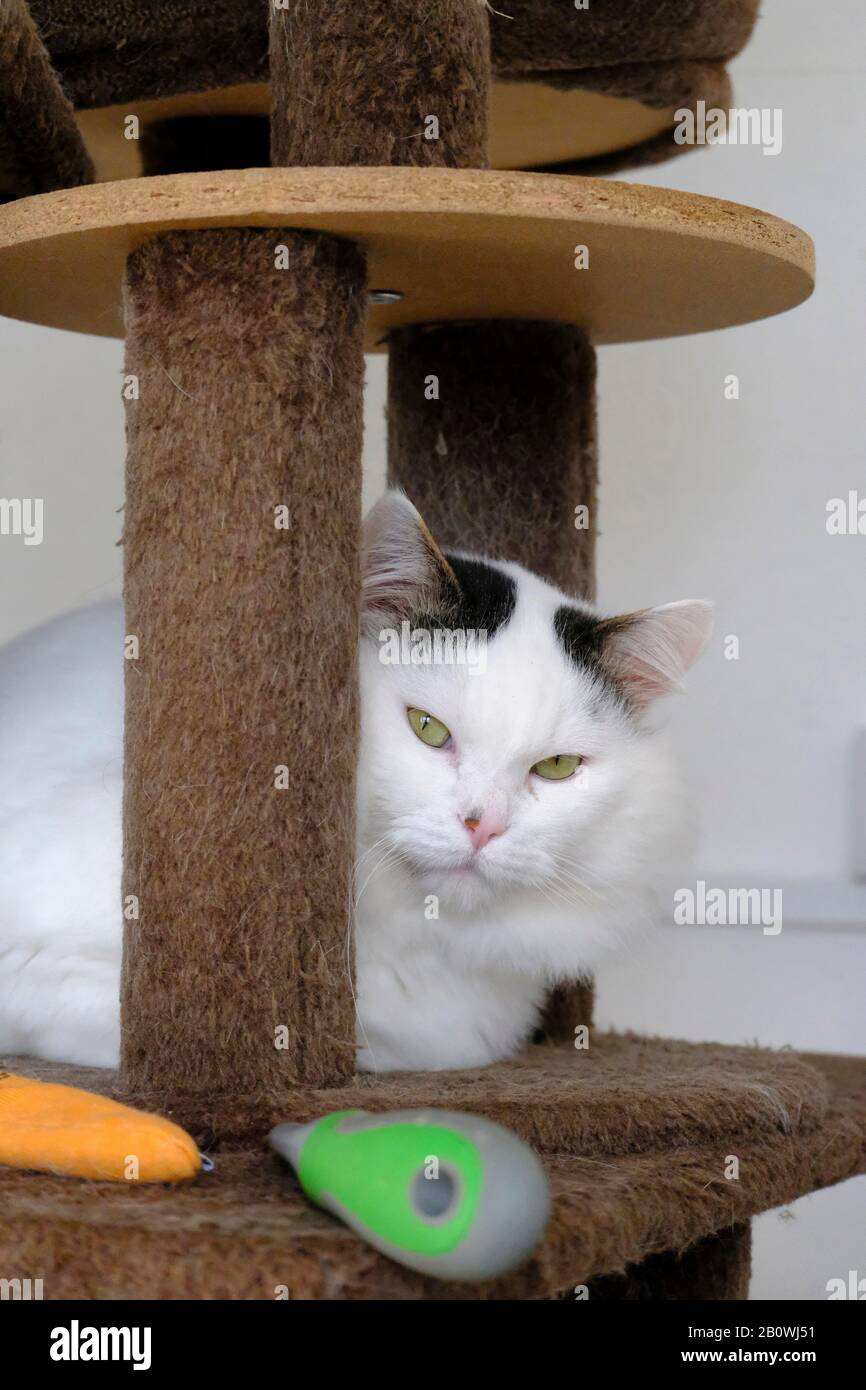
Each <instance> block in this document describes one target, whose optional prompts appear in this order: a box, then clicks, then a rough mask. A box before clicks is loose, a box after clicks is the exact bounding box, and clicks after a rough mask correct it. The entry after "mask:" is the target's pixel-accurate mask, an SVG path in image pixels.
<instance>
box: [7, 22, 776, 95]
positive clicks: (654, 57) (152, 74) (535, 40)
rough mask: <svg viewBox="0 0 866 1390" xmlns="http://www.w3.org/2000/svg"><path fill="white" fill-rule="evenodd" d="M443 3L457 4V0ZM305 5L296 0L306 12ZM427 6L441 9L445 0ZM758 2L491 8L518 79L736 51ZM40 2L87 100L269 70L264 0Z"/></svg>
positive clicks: (207, 84) (72, 79) (498, 40)
mask: <svg viewBox="0 0 866 1390" xmlns="http://www.w3.org/2000/svg"><path fill="white" fill-rule="evenodd" d="M442 2H443V4H444V5H447V7H448V8H449V9H450V8H451V6H452V5H453V3H454V0H442ZM303 3H304V0H295V4H294V6H293V8H294V9H295V10H296V11H297V12H301V6H302V4H303ZM315 3H316V5H318V0H315ZM401 3H402V0H394V4H395V5H399V4H401ZM471 3H472V0H467V4H471ZM330 8H331V10H332V11H334V12H335V13H340V12H342V13H343V14H346V13H352V12H357V11H358V10H359V9H360V8H361V7H359V6H358V5H357V4H355V3H354V0H339V2H338V3H336V4H332V5H331V6H330ZM364 8H366V7H364ZM427 8H428V9H430V10H431V17H433V18H435V11H436V10H437V9H438V8H439V7H438V5H433V6H428V7H427ZM757 9H758V0H689V3H688V4H683V3H681V0H592V3H591V4H590V6H589V8H588V9H586V10H582V11H577V10H575V9H574V7H573V5H571V4H569V3H566V2H565V0H509V2H508V3H507V4H504V5H500V4H496V5H491V6H490V11H491V13H490V54H491V63H492V67H493V70H494V72H496V73H498V74H501V75H503V76H504V75H509V76H510V75H513V74H516V73H523V72H528V71H534V72H547V71H559V72H562V71H567V70H583V71H585V70H587V69H605V68H609V67H612V66H617V65H620V64H641V65H646V66H647V68H648V69H652V68H654V67H659V68H663V67H664V66H665V65H667V66H668V67H672V66H673V65H674V64H675V63H676V61H677V60H688V61H696V60H698V61H704V62H706V61H714V60H718V59H725V58H730V57H732V56H733V55H734V54H735V53H738V52H739V51H740V49H741V48H742V47H743V45H744V44H745V42H746V41H747V39H748V37H749V34H750V33H751V30H752V26H753V24H754V21H755V16H756V13H757ZM31 10H32V12H33V15H34V18H35V20H36V22H37V24H38V26H39V29H40V32H41V33H42V36H43V38H44V40H45V43H46V45H47V47H48V49H49V52H50V53H51V55H52V58H53V60H54V63H55V65H56V67H57V68H58V70H59V71H60V73H61V74H62V76H63V80H64V82H65V84H66V85H67V87H68V90H69V91H70V92H71V93H72V95H73V99H74V101H75V105H76V106H107V105H111V104H113V103H115V102H119V101H126V100H130V99H133V98H143V97H148V96H166V95H170V94H172V93H176V92H183V91H206V90H208V89H209V88H213V87H225V86H229V85H231V84H233V83H237V82H252V81H261V80H264V79H265V78H266V76H267V71H268V39H267V23H268V5H267V4H266V3H263V0H149V3H148V4H147V5H142V4H141V3H140V0H31ZM668 80H669V79H668ZM647 81H648V84H649V85H650V86H651V85H652V83H651V74H648V77H647Z"/></svg>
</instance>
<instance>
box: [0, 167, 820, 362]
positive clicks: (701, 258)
mask: <svg viewBox="0 0 866 1390" xmlns="http://www.w3.org/2000/svg"><path fill="white" fill-rule="evenodd" d="M227 226H260V227H284V228H315V229H318V230H321V231H327V232H332V233H334V234H336V235H340V236H346V237H349V238H351V239H353V240H356V241H359V242H361V243H362V244H363V245H364V246H365V247H366V248H367V251H368V254H369V274H370V286H371V288H376V289H387V290H391V291H396V292H397V293H399V294H400V295H401V296H402V297H401V298H400V300H399V301H398V302H396V303H392V304H387V305H381V306H375V307H372V308H371V311H370V314H369V321H368V333H367V346H368V349H370V350H373V349H375V348H376V347H377V346H380V345H381V340H382V339H383V337H384V335H385V334H387V332H388V330H389V329H391V328H394V327H397V326H400V325H403V324H407V323H432V322H436V321H442V320H455V319H464V320H465V319H478V318H485V319H488V318H492V319H545V320H552V321H559V322H565V323H576V324H580V325H581V326H582V327H584V328H586V329H587V330H588V331H589V333H590V334H591V336H592V338H593V341H594V342H595V343H597V344H603V343H616V342H629V341H641V340H647V339H654V338H666V337H673V336H677V335H679V334H686V333H697V332H702V331H708V330H711V329H718V328H726V327H728V326H730V325H732V324H742V323H750V322H752V321H754V320H756V319H761V318H766V317H768V316H770V315H772V314H778V313H781V312H783V311H784V310H786V309H791V308H793V307H794V306H795V305H797V304H799V303H801V301H802V300H804V299H805V298H807V296H808V295H809V294H810V292H811V290H812V288H813V285H814V253H813V247H812V243H811V240H810V238H809V237H808V236H807V235H806V233H805V232H802V231H800V230H799V229H798V228H797V227H794V226H792V225H791V224H790V223H788V222H783V221H781V220H780V219H779V218H777V217H773V216H771V215H769V214H768V213H764V212H759V211H758V210H757V209H754V208H749V207H742V206H740V205H739V204H735V203H727V202H722V201H721V200H717V199H713V198H703V197H698V196H695V195H693V194H686V193H678V192H674V191H671V190H668V189H657V188H649V187H644V186H642V185H640V184H626V183H616V182H610V181H607V180H599V179H585V178H563V177H557V176H555V175H547V174H527V173H512V172H477V171H474V170H445V169H436V170H433V169H428V170H419V169H405V168H396V169H392V168H375V169H365V168H352V169H248V170H231V171H227V172H221V173H198V174H176V175H167V176H162V177H157V178H145V179H128V180H124V181H122V182H118V183H109V184H95V185H91V186H85V187H80V188H72V189H65V190H62V191H61V192H57V193H46V194H41V195H39V196H37V197H31V198H22V199H20V200H19V201H18V202H14V203H9V204H7V205H6V206H4V207H2V208H0V314H6V315H9V316H11V317H13V318H20V319H27V320H30V321H32V322H35V323H42V324H50V325H52V326H54V327H58V328H68V329H73V330H75V331H78V332H84V333H96V334H102V335H119V334H120V333H122V316H121V303H120V292H121V281H122V277H123V268H124V263H125V259H126V256H127V255H128V254H129V252H130V251H131V250H132V249H133V248H134V247H136V246H138V245H139V244H140V243H141V242H142V241H144V240H145V239H146V238H147V237H149V236H153V235H156V234H157V233H159V232H160V231H167V230H170V229H175V228H206V227H227ZM581 246H585V247H586V248H587V251H588V261H589V263H588V268H586V269H577V268H575V249H576V248H578V247H581Z"/></svg>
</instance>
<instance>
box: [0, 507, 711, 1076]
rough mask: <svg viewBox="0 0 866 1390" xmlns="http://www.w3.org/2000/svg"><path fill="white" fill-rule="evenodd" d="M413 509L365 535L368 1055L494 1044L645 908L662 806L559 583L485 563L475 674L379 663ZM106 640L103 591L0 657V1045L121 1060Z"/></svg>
mask: <svg viewBox="0 0 866 1390" xmlns="http://www.w3.org/2000/svg"><path fill="white" fill-rule="evenodd" d="M412 526H417V515H416V514H415V512H414V509H413V508H411V506H410V504H408V503H407V502H406V501H405V499H402V498H400V497H397V496H395V495H393V494H392V495H390V497H388V498H386V499H385V500H384V501H383V503H381V504H380V507H379V508H377V509H376V510H375V511H374V514H373V517H372V519H371V522H370V523H369V528H368V533H367V534H368V538H369V537H371V536H372V537H373V538H374V544H372V545H370V544H369V542H368V551H367V566H366V577H367V594H368V599H367V602H368V622H367V633H368V635H367V636H366V637H365V638H364V639H363V640H362V643H361V690H362V711H363V715H362V734H361V744H360V764H359V777H358V826H359V829H358V855H357V866H356V873H357V891H356V897H357V906H356V915H355V944H356V955H357V962H356V977H357V982H356V994H357V1003H358V1042H359V1063H360V1065H361V1066H362V1067H363V1068H365V1069H368V1070H389V1069H394V1068H397V1069H401V1068H420V1069H436V1068H443V1067H465V1066H475V1065H483V1064H486V1063H488V1062H491V1061H493V1060H495V1059H497V1058H501V1057H505V1056H508V1055H509V1054H510V1053H512V1052H513V1051H514V1050H515V1049H516V1048H517V1047H518V1046H519V1045H520V1044H521V1043H522V1042H523V1041H524V1040H525V1039H526V1037H527V1035H528V1034H529V1033H530V1032H531V1031H532V1029H533V1027H534V1026H535V1024H536V1022H537V1020H538V1017H539V1010H540V1007H541V1004H542V1001H543V998H544V994H545V991H546V989H547V988H548V987H549V986H550V984H552V983H554V982H556V981H566V980H573V979H576V978H579V977H581V976H584V975H586V974H588V973H590V972H592V971H593V970H594V969H595V967H596V965H597V963H598V961H599V959H600V958H601V956H602V954H603V952H604V951H606V950H607V949H609V948H610V947H611V945H613V944H615V943H616V942H618V941H619V940H621V939H622V937H623V936H624V935H625V934H626V933H627V932H629V931H631V930H633V929H634V928H635V927H636V926H639V925H640V923H641V922H642V921H643V920H644V919H645V918H646V915H647V912H648V909H649V906H650V904H651V901H652V895H653V891H654V888H655V886H656V884H657V881H658V879H659V872H660V866H661V865H662V864H663V863H664V861H665V858H666V854H667V851H668V848H669V845H670V840H671V828H672V825H673V824H674V822H675V821H676V810H677V807H678V806H679V803H680V800H681V797H680V792H679V789H678V785H677V780H676V777H675V775H674V771H673V768H672V766H671V763H670V761H669V759H668V756H667V754H666V752H665V751H664V748H663V746H662V743H661V741H660V738H659V736H658V735H657V734H655V733H653V732H652V731H651V730H650V729H648V728H646V727H644V726H643V725H642V724H641V723H640V722H639V721H638V719H636V718H635V717H633V716H631V715H630V714H629V713H628V712H627V710H626V709H625V707H624V705H623V704H622V703H621V702H618V701H616V700H612V699H610V698H609V694H606V692H605V688H604V686H603V685H602V684H601V683H600V682H598V681H596V680H594V679H592V678H590V677H589V676H588V675H586V674H585V673H584V674H581V673H580V672H579V671H578V670H577V669H575V668H574V667H573V666H572V665H571V664H570V663H569V662H568V661H567V659H566V657H565V655H564V653H563V651H562V649H561V647H560V645H559V644H558V642H557V640H556V638H555V635H554V631H553V625H552V619H553V613H554V611H555V609H556V608H557V607H558V606H559V605H560V604H561V603H562V602H564V601H565V600H564V599H563V596H562V595H561V594H559V593H558V592H557V591H556V590H555V589H553V588H551V587H550V586H548V585H547V584H545V583H543V582H542V581H541V580H539V579H537V578H535V577H534V576H532V575H530V574H528V573H527V572H526V571H524V570H522V569H520V568H519V567H518V566H515V565H507V566H502V568H504V569H505V570H506V571H507V572H508V573H509V574H510V575H512V576H513V577H514V578H515V580H516V581H517V593H518V598H517V606H516V609H515V612H514V615H513V617H512V619H511V621H510V622H509V623H508V624H507V625H506V626H505V628H504V629H503V630H502V631H500V632H499V633H498V634H497V635H496V636H495V637H494V638H492V639H491V640H490V642H489V643H488V647H487V668H486V671H485V672H484V673H483V674H471V673H470V671H469V670H468V668H467V667H465V666H463V667H460V666H456V667H455V666H438V667H437V666H427V667H418V666H399V665H398V666H386V665H383V664H382V663H381V661H380V660H379V645H378V643H377V641H376V640H375V632H372V635H371V629H374V628H375V627H376V626H378V625H380V624H381V623H382V622H383V616H382V615H383V612H384V611H385V610H386V609H387V608H389V607H391V608H393V610H394V611H395V612H399V610H400V604H401V600H402V599H405V598H406V596H407V594H409V593H410V592H411V591H412V590H413V589H414V590H416V591H419V590H420V589H422V588H424V591H425V592H429V580H430V573H429V564H430V554H429V550H428V549H423V550H419V549H418V548H417V545H416V544H415V540H417V537H418V535H419V533H418V532H417V530H416V531H414V532H412V531H411V527H412ZM407 527H408V528H410V529H409V530H407ZM389 537H390V541H389ZM401 576H402V578H401ZM377 581H378V582H377ZM287 601H289V600H288V599H287ZM669 607H678V609H679V611H678V612H677V614H676V615H675V622H674V626H673V636H671V630H668V629H666V630H665V631H663V632H662V631H660V625H661V627H664V620H663V619H661V620H659V619H657V618H652V619H651V620H650V624H649V626H648V627H647V630H646V631H647V636H646V641H645V642H644V643H643V644H641V641H640V629H636V630H635V633H632V634H631V636H630V638H629V642H628V643H626V644H624V645H625V646H626V647H627V648H628V651H627V652H626V657H624V658H622V659H623V660H627V659H628V657H629V655H631V656H633V657H634V660H635V661H636V662H637V663H638V664H639V665H640V679H641V682H643V681H644V676H645V674H646V670H647V669H652V670H653V671H654V674H653V680H656V681H657V684H658V688H659V690H661V689H662V688H664V686H665V685H666V684H667V685H669V684H670V683H671V682H672V681H674V680H675V679H677V678H678V676H679V675H680V674H681V673H682V671H683V670H684V669H685V667H686V666H687V665H688V664H690V663H691V661H692V660H694V659H695V657H696V655H697V654H698V651H699V649H700V646H701V645H702V644H703V641H704V640H705V638H706V633H707V630H708V620H707V618H706V609H705V606H702V605H691V606H690V605H681V606H675V605H670V606H669ZM686 608H688V609H689V611H688V612H686V611H684V609H686ZM371 612H372V613H374V614H375V622H371V621H370V613H371ZM664 612H665V610H663V609H656V610H651V613H652V614H654V615H658V614H663V613H664ZM701 612H703V614H704V616H703V617H701ZM678 632H680V633H682V640H681V641H678V638H677V633H678ZM122 638H123V620H122V613H121V609H120V605H119V604H108V605H102V606H100V607H98V608H93V609H90V610H87V611H85V612H83V613H77V614H73V615H71V616H69V617H65V618H61V619H58V620H56V621H55V622H53V623H51V624H49V625H48V626H47V627H45V628H42V629H40V630H38V631H37V632H34V633H30V634H27V635H26V636H25V637H24V638H21V639H19V640H18V641H16V642H14V643H12V644H11V645H10V646H9V647H7V648H6V649H5V650H3V651H2V652H0V1053H4V1052H5V1053H15V1052H22V1053H29V1054H32V1055H35V1056H41V1057H46V1058H52V1059H59V1060H67V1061H71V1062H77V1063H82V1064H94V1065H114V1064H116V1062H117V1052H118V1033H119V1027H118V1010H119V1006H118V991H119V971H120V950H121V935H122V928H121V911H120V809H121V772H122V727H121V726H122V665H123V662H122ZM654 650H655V651H657V652H659V653H661V654H662V657H661V658H660V660H659V662H658V663H657V665H663V667H664V670H663V671H658V670H657V669H656V668H655V667H654V666H653V651H654ZM654 693H658V690H656V691H655V692H654ZM407 706H416V707H419V708H421V709H424V710H427V711H429V712H430V713H432V714H434V715H435V716H436V717H437V718H438V719H440V720H442V721H443V722H444V723H445V724H446V725H447V726H448V728H449V729H450V730H451V733H452V741H451V743H450V745H449V746H448V747H446V748H442V749H433V748H430V747H428V746H427V745H425V744H423V743H422V742H420V740H419V739H417V738H416V736H415V734H414V733H413V732H412V729H411V727H410V725H409V723H408V720H407V716H406V710H407ZM557 753H581V754H583V755H584V757H585V758H586V763H585V766H584V768H583V769H582V771H581V773H580V775H578V776H575V777H574V778H572V779H570V780H568V781H564V782H545V781H543V780H542V779H540V778H538V777H537V776H535V775H534V774H532V773H531V771H530V769H531V768H532V766H533V765H534V764H535V763H536V762H538V761H539V760H540V759H542V758H545V757H549V756H551V755H553V754H557ZM478 808H484V809H487V810H489V809H490V808H493V809H494V810H495V811H496V814H497V815H498V816H499V817H500V819H501V820H502V821H503V822H507V828H506V829H504V831H503V832H502V833H501V834H500V835H498V836H497V837H496V838H495V839H493V840H491V841H490V842H489V843H488V844H486V845H485V846H484V848H483V849H481V850H479V851H478V852H477V853H476V852H475V851H474V850H473V848H472V845H471V843H470V838H469V835H468V833H467V831H466V829H465V828H464V825H463V824H462V821H463V819H465V818H466V817H467V816H469V815H470V814H471V813H473V812H474V811H475V810H476V809H478ZM240 907H241V905H239V910H240ZM437 912H438V915H437Z"/></svg>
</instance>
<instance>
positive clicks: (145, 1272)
mask: <svg viewBox="0 0 866 1390" xmlns="http://www.w3.org/2000/svg"><path fill="white" fill-rule="evenodd" d="M803 1060H804V1061H806V1062H808V1063H810V1064H811V1065H813V1066H814V1067H815V1068H816V1069H818V1070H819V1071H820V1072H821V1073H822V1075H823V1077H824V1078H825V1081H826V1083H827V1085H828V1087H829V1090H830V1102H829V1106H828V1109H827V1111H826V1114H825V1115H824V1117H823V1119H822V1120H821V1121H820V1123H819V1124H817V1125H816V1126H815V1127H810V1128H809V1129H808V1130H807V1131H804V1132H803V1133H800V1134H789V1135H785V1134H781V1133H779V1132H778V1130H774V1131H770V1132H768V1133H767V1134H766V1135H764V1136H762V1137H754V1136H753V1137H752V1138H750V1139H746V1140H743V1141H742V1142H739V1143H738V1144H737V1145H736V1153H737V1156H738V1157H739V1160H740V1170H739V1177H738V1178H737V1179H736V1180H730V1179H729V1178H727V1177H726V1176H725V1162H726V1155H727V1154H729V1153H730V1152H731V1149H730V1146H729V1145H728V1144H727V1143H724V1142H721V1141H715V1142H711V1141H708V1140H704V1141H702V1142H697V1141H687V1142H684V1143H679V1144H676V1143H673V1142H671V1139H670V1136H668V1135H665V1134H664V1133H659V1134H658V1135H657V1143H656V1146H655V1147H654V1148H653V1149H651V1150H648V1151H644V1152H640V1153H629V1152H623V1151H622V1150H621V1149H619V1148H617V1145H616V1142H615V1140H614V1139H613V1138H612V1140H611V1144H610V1148H609V1151H608V1153H607V1154H606V1155H605V1156H604V1157H600V1156H597V1155H589V1156H578V1155H572V1156H564V1155H560V1156H554V1155H549V1156H548V1157H547V1158H546V1160H545V1161H546V1164H547V1167H548V1170H549V1172H550V1178H551V1184H552V1190H553V1199H554V1207H553V1217H552V1220H551V1224H550V1227H549V1230H548V1233H547V1235H546V1237H545V1239H544V1240H543V1241H542V1243H541V1245H540V1246H539V1248H538V1250H537V1251H536V1253H535V1255H534V1256H533V1257H532V1259H531V1260H530V1261H529V1262H528V1264H526V1265H525V1266H524V1267H523V1268H522V1269H520V1270H518V1271H516V1272H515V1273H514V1274H511V1275H508V1276H506V1277H504V1278H502V1279H499V1280H496V1281H494V1282H492V1283H489V1284H484V1285H477V1284H462V1285H461V1284H446V1283H441V1282H437V1281H436V1280H433V1279H428V1278H425V1277H422V1276H421V1275H417V1274H413V1273H410V1272H409V1271H408V1270H404V1269H402V1268H401V1267H400V1266H398V1265H395V1264H393V1263H391V1261H389V1260H387V1259H385V1258H384V1257H383V1256H381V1255H378V1254H377V1253H376V1252H375V1251H373V1250H371V1249H370V1248H369V1247H368V1246H366V1245H365V1244H364V1243H363V1242H361V1241H360V1240H359V1239H358V1238H357V1237H356V1236H355V1235H353V1234H352V1232H351V1231H349V1230H347V1229H346V1228H345V1227H343V1226H341V1225H339V1224H338V1223H337V1222H336V1221H334V1220H332V1219H331V1218H330V1217H329V1216H327V1215H326V1214H325V1213H324V1212H322V1211H320V1210H318V1209H316V1208H315V1207H312V1206H310V1204H309V1203H308V1202H306V1201H305V1200H304V1198H303V1197H302V1196H301V1194H300V1192H299V1190H298V1188H297V1185H296V1183H295V1181H294V1179H293V1178H292V1177H291V1175H290V1174H289V1173H288V1172H287V1171H286V1169H285V1168H283V1167H282V1166H281V1165H280V1164H279V1162H278V1160H277V1159H276V1158H275V1157H274V1156H273V1155H272V1154H269V1153H268V1152H267V1151H266V1149H265V1148H264V1146H263V1145H257V1146H252V1145H247V1146H246V1147H243V1148H226V1149H225V1150H223V1151H221V1150H218V1151H217V1152H216V1153H215V1155H214V1158H215V1169H214V1171H213V1172H212V1173H209V1174H202V1175H201V1177H199V1178H198V1179H197V1180H196V1181H195V1182H194V1183H193V1184H189V1185H184V1186H182V1187H174V1188H167V1187H160V1186H151V1187H144V1186H138V1187H135V1186H134V1185H123V1184H110V1183H83V1182H79V1181H77V1180H74V1179H68V1178H51V1177H46V1176H43V1175H41V1174H34V1173H21V1172H15V1171H12V1170H8V1169H7V1170H3V1169H0V1271H2V1273H3V1274H4V1275H7V1276H11V1275H12V1274H15V1273H24V1272H34V1273H38V1274H39V1276H40V1277H42V1278H43V1279H44V1296H45V1298H46V1299H69V1298H92V1299H118V1298H120V1299H123V1298H136V1299H162V1298H165V1299H202V1298H206V1299H220V1298H230V1299H267V1300H273V1299H274V1298H275V1297H277V1296H278V1293H277V1289H278V1287H281V1288H282V1289H283V1290H285V1291H286V1293H284V1294H283V1296H286V1294H287V1295H288V1296H289V1297H290V1298H292V1299H309V1298H316V1299H320V1298H324V1299H327V1298H332V1299H333V1298H336V1299H352V1300H363V1299H382V1298H387V1299H437V1298H479V1297H483V1298H506V1299H533V1298H545V1297H549V1296H551V1295H552V1294H554V1293H556V1292H558V1291H560V1290H564V1289H567V1288H573V1286H574V1285H575V1284H579V1283H588V1282H590V1281H591V1280H592V1279H594V1278H596V1277H598V1276H599V1275H605V1274H609V1273H612V1272H614V1271H617V1270H622V1269H624V1268H625V1267H626V1266H628V1265H632V1264H635V1263H637V1262H640V1261H643V1260H644V1259H646V1258H647V1256H651V1255H654V1254H657V1253H660V1252H662V1251H664V1250H684V1249H686V1248H687V1247H689V1246H691V1245H692V1243H693V1242H695V1241H698V1240H700V1239H702V1238H703V1237H705V1236H710V1235H712V1234H713V1233H716V1232H719V1233H724V1232H727V1231H731V1230H732V1229H733V1228H734V1227H735V1226H737V1225H738V1224H740V1223H743V1222H745V1221H748V1220H749V1218H750V1217H752V1216H754V1215H756V1214H757V1213H759V1212H761V1211H764V1210H766V1209H767V1208H768V1207H773V1206H778V1205H782V1204H787V1203H788V1202H791V1201H793V1200H794V1199H795V1198H797V1197H799V1196H802V1195H804V1194H805V1193H807V1192H811V1191H813V1190H815V1189H816V1188H820V1187H826V1186H829V1185H830V1184H832V1183H836V1182H840V1181H842V1180H843V1179H844V1178H848V1177H851V1176H854V1175H855V1174H857V1173H861V1172H863V1171H866V1060H864V1059H858V1058H846V1057H825V1056H817V1055H814V1056H810V1057H807V1058H804V1059H803Z"/></svg>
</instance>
